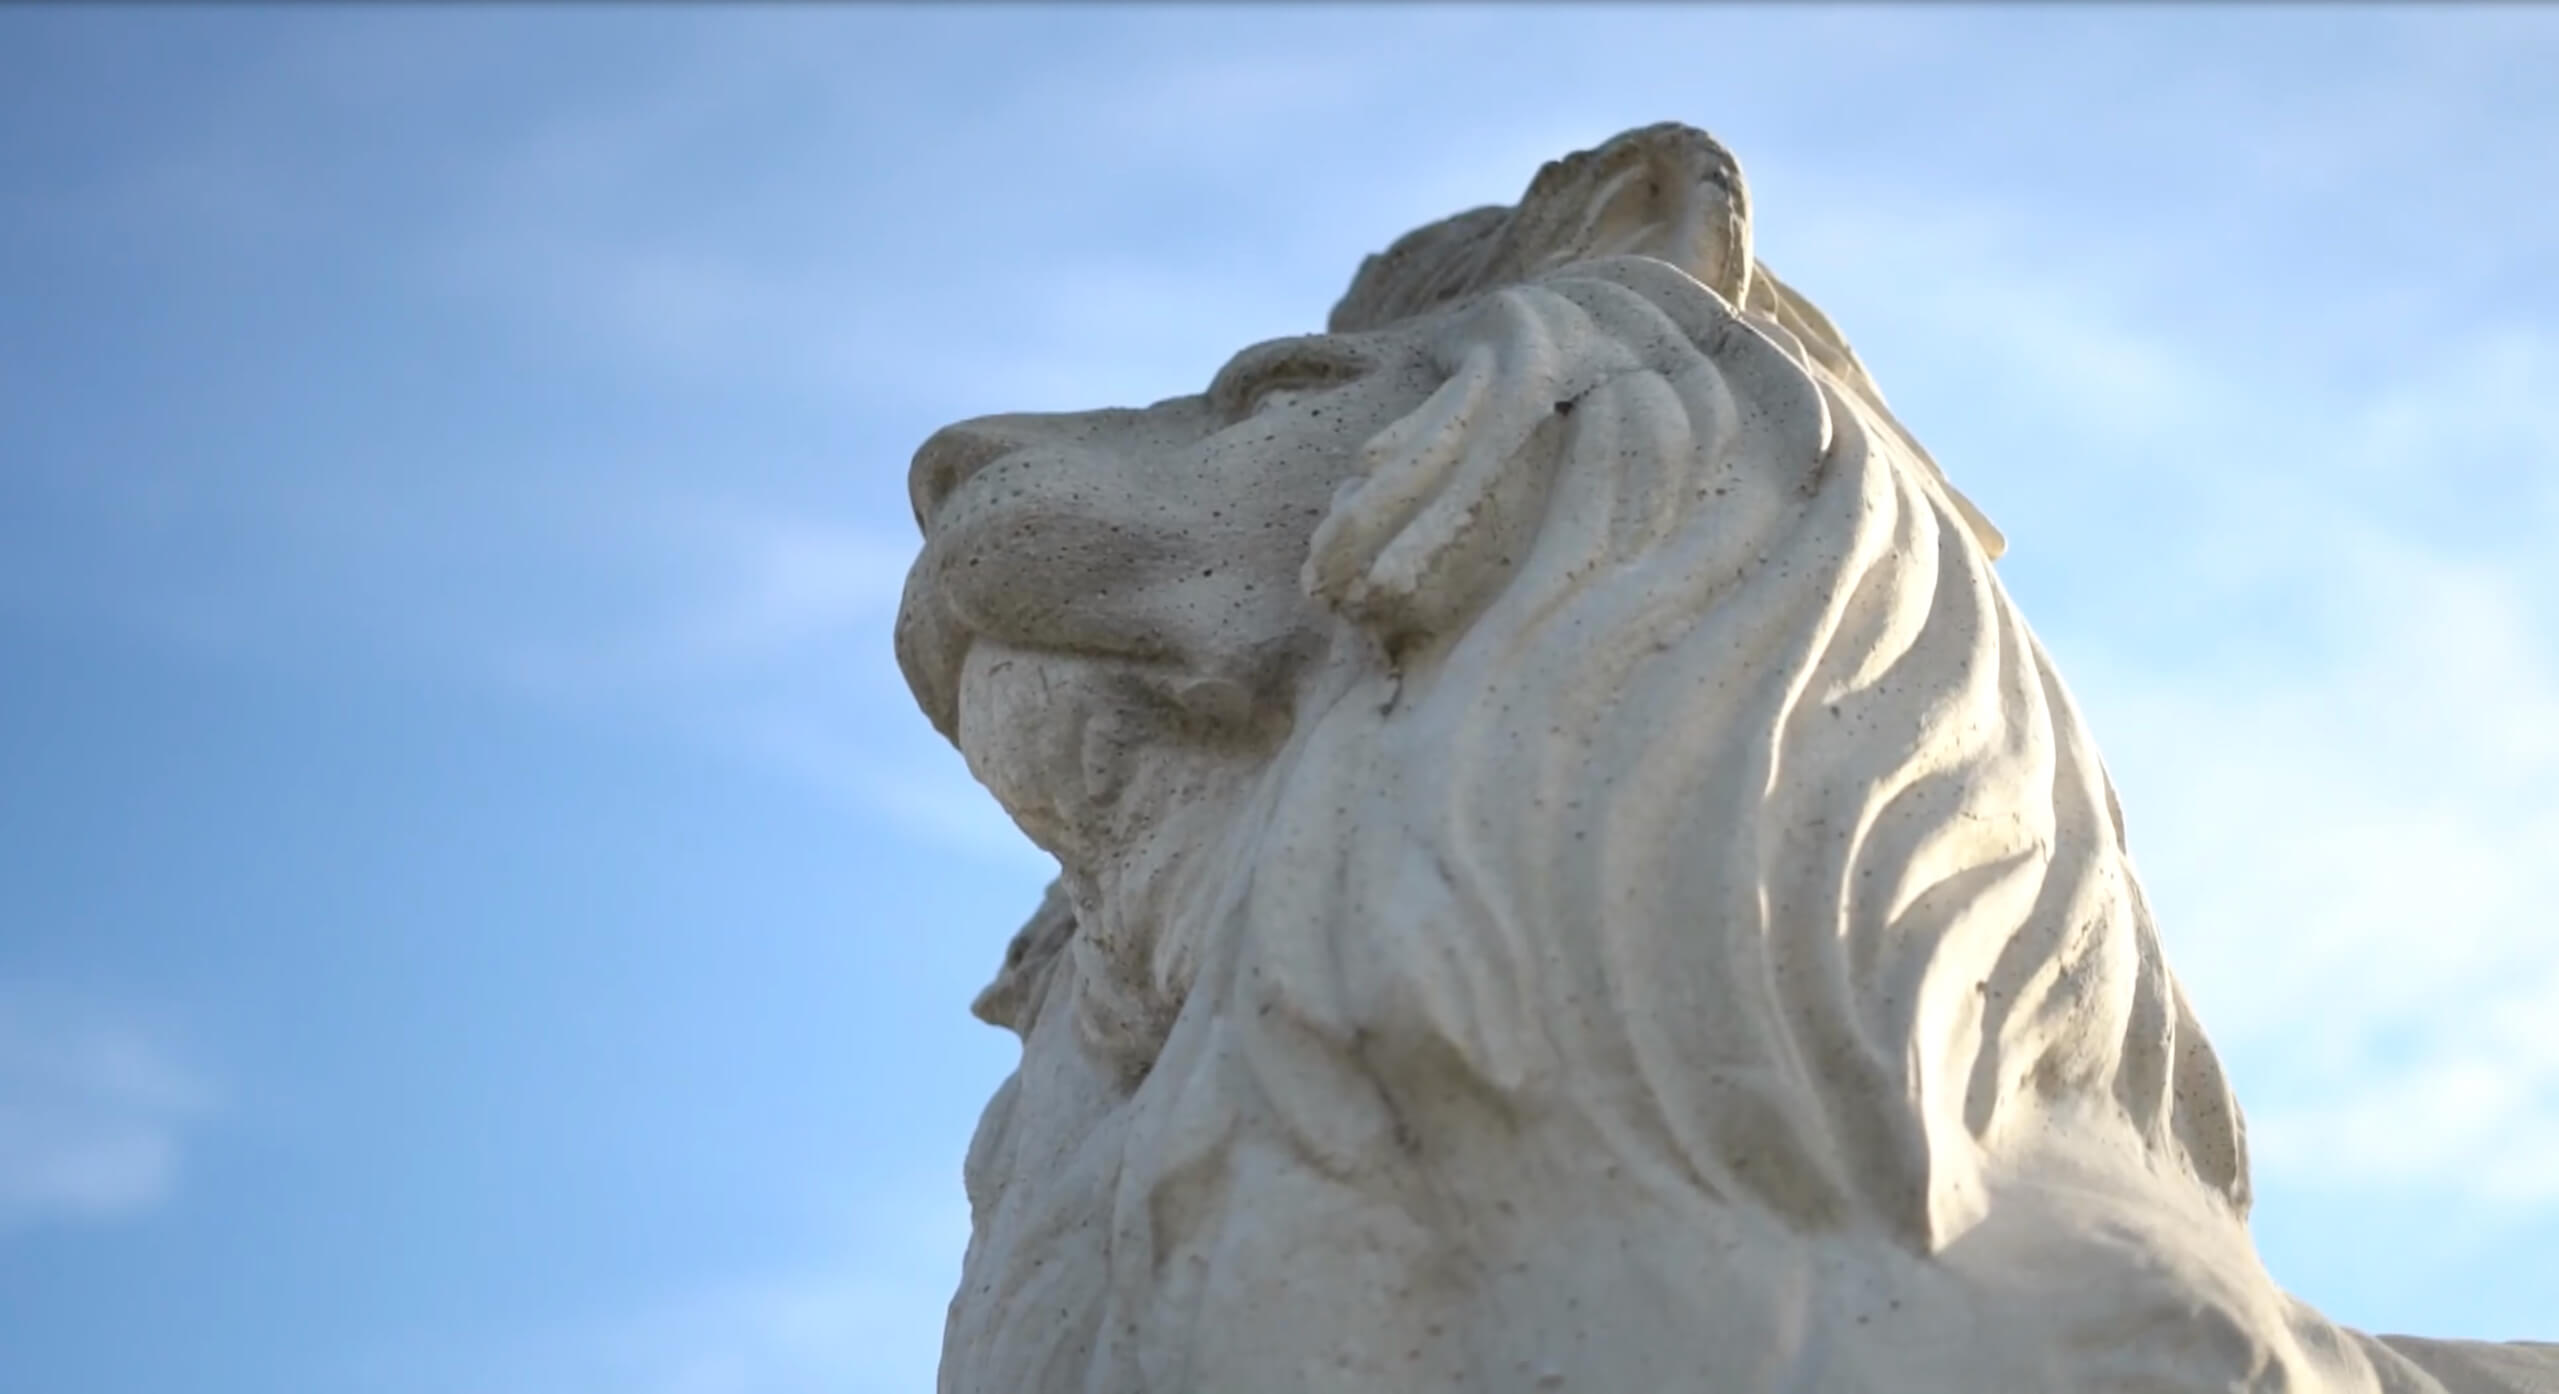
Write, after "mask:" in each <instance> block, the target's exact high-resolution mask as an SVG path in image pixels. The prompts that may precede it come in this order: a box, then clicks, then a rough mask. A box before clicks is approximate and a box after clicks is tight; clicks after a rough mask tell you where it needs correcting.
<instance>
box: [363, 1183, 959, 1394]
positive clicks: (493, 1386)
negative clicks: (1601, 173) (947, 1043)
mask: <svg viewBox="0 0 2559 1394" xmlns="http://www.w3.org/2000/svg"><path fill="white" fill-rule="evenodd" d="M872 1199H873V1203H872V1204H871V1205H870V1206H869V1207H868V1209H867V1211H866V1213H865V1214H863V1215H861V1216H859V1217H857V1219H856V1222H855V1224H854V1226H853V1230H854V1232H853V1234H852V1235H850V1236H849V1237H848V1238H847V1240H846V1242H845V1244H844V1246H843V1250H842V1252H841V1254H840V1255H839V1256H838V1257H836V1258H834V1259H833V1260H831V1261H824V1262H815V1263H809V1264H805V1265H800V1266H781V1267H774V1268H769V1269H762V1270H750V1271H745V1272H740V1273H735V1274H732V1275H730V1276H726V1277H708V1278H704V1279H701V1280H698V1281H694V1282H691V1283H687V1284H683V1285H680V1286H677V1287H674V1288H671V1289H668V1290H666V1291H663V1292H660V1293H658V1294H656V1295H655V1296H652V1297H648V1298H644V1299H642V1300H640V1301H638V1302H636V1303H634V1304H631V1305H629V1306H627V1307H624V1308H621V1309H619V1310H611V1311H605V1312H600V1313H595V1314H591V1315H588V1316H585V1317H579V1318H570V1319H560V1320H553V1321H550V1322H547V1323H543V1322H536V1323H534V1324H533V1329H532V1330H531V1331H530V1332H529V1333H528V1332H517V1333H513V1334H507V1335H493V1336H491V1337H490V1338H489V1339H488V1340H487V1342H486V1343H485V1344H478V1345H475V1344H474V1343H473V1341H472V1340H471V1338H469V1337H464V1336H455V1337H453V1338H451V1339H448V1340H445V1341H442V1342H439V1344H438V1345H437V1346H436V1347H434V1348H433V1349H430V1350H421V1351H401V1352H385V1351H376V1352H375V1353H374V1354H373V1356H372V1357H371V1359H370V1360H369V1361H368V1363H369V1364H371V1365H373V1366H374V1367H375V1368H372V1369H369V1370H364V1371H359V1372H356V1373H357V1374H359V1375H361V1376H362V1377H363V1379H364V1382H365V1383H367V1384H368V1385H370V1386H372V1387H376V1388H382V1389H390V1390H397V1391H402V1392H403V1394H558V1391H561V1390H576V1391H578V1394H917V1391H920V1390H929V1389H931V1388H932V1387H933V1378H934V1371H935V1368H936V1366H937V1365H938V1363H939V1359H940V1342H939V1341H938V1339H936V1335H937V1333H938V1332H940V1330H941V1329H942V1321H943V1315H944V1311H945V1309H946V1307H947V1305H948V1304H949V1302H950V1299H951V1293H952V1291H953V1290H954V1288H955V1287H956V1286H957V1284H958V1281H959V1261H960V1254H961V1251H962V1249H963V1248H964V1247H965V1246H966V1244H967V1241H968V1212H967V1205H966V1203H965V1202H964V1201H963V1200H962V1199H961V1197H960V1190H959V1185H958V1182H957V1180H956V1179H955V1178H949V1177H937V1178H935V1180H934V1181H933V1182H932V1183H931V1184H929V1185H928V1184H920V1183H919V1184H913V1185H906V1186H899V1187H895V1188H893V1191H892V1193H889V1194H883V1195H879V1196H875V1197H873V1198H872Z"/></svg>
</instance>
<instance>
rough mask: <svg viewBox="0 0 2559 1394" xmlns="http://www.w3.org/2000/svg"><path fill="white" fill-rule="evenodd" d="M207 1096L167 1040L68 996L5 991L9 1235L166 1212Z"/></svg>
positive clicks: (3, 1138) (3, 1143)
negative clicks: (160, 1209) (51, 1224)
mask: <svg viewBox="0 0 2559 1394" xmlns="http://www.w3.org/2000/svg"><path fill="white" fill-rule="evenodd" d="M214 1103H215V1097H214V1094H213V1091H212V1089H211V1088H210V1086H209V1085H208V1084H207V1083H206V1082H205V1081H204V1080H203V1079H201V1078H200V1077H198V1076H197V1075H196V1074H195V1073H193V1072H192V1071H190V1070H189V1069H188V1068H187V1067H186V1066H185V1065H184V1064H183V1063H181V1061H180V1060H179V1059H178V1058H177V1057H176V1056H175V1054H173V1053H172V1051H171V1049H170V1047H169V1045H168V1043H167V1042H166V1041H165V1040H164V1039H163V1038H162V1037H161V1036H160V1035H158V1034H156V1033H155V1032H153V1031H151V1030H149V1029H148V1028H146V1027H145V1026H143V1025H141V1024H139V1023H138V1022H136V1021H135V1020H133V1019H132V1018H130V1017H128V1016H125V1015H122V1014H119V1013H117V1012H114V1011H111V1010H109V1009H107V1008H104V1007H101V1006H99V1005H97V1004H95V1003H91V1002H86V1001H83V1000H80V999H77V998H73V997H69V996H65V995H62V994H59V993H55V992H50V991H45V990H40V989H35V988H30V987H26V986H23V985H0V1231H6V1230H9V1229H14V1228H19V1227H22V1226H27V1225H34V1224H42V1223H48V1222H81V1221H107V1220H119V1219H125V1218H128V1217H130V1216H134V1215H138V1214H141V1213H143V1212H145V1211H148V1210H151V1209H153V1208H155V1207H157V1206H158V1205H160V1204H161V1203H163V1202H164V1201H166V1200H167V1199H168V1198H169V1196H170V1194H171V1192H172V1191H173V1190H174V1189H175V1187H176V1185H177V1182H178V1174H179V1166H180V1161H181V1157H182V1153H183V1150H184V1146H183V1144H184V1141H185V1133H186V1131H187V1130H188V1129H189V1128H191V1127H193V1126H194V1125H195V1124H197V1123H198V1122H199V1121H200V1120H202V1119H203V1118H204V1116H205V1115H206V1114H207V1113H208V1112H209V1111H210V1110H211V1109H212V1108H213V1106H214Z"/></svg>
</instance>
